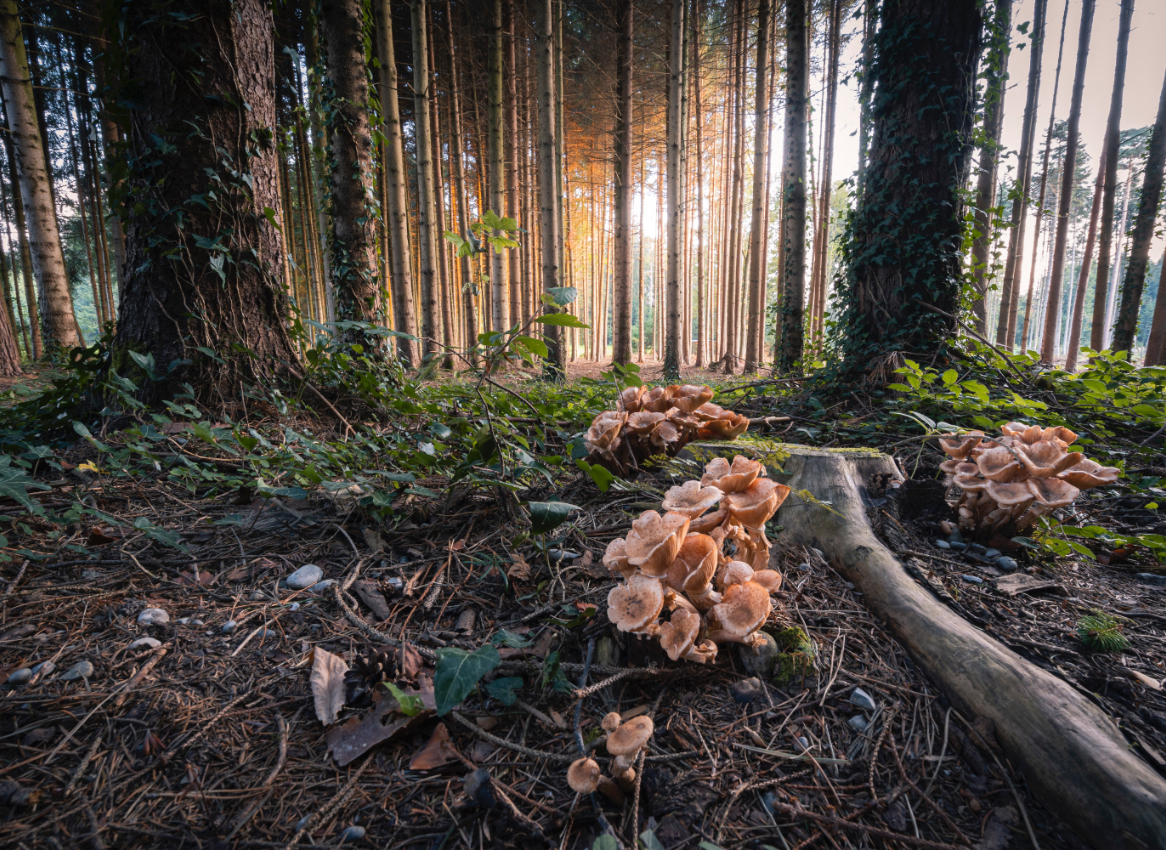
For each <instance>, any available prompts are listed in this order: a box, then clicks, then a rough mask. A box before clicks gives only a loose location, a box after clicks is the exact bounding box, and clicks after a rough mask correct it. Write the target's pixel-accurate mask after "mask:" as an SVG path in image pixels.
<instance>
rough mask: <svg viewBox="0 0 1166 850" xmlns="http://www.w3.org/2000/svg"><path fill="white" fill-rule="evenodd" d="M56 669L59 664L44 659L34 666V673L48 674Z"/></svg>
mask: <svg viewBox="0 0 1166 850" xmlns="http://www.w3.org/2000/svg"><path fill="white" fill-rule="evenodd" d="M56 669H57V665H56V664H54V663H53V662H51V661H42V662H41V663H40V664H36V665H34V666H33V668H32V675H34V676H35V675H36V674H37V673H41V672H43V673H44V674H45V675H46V676H47V675H49V674H50V673H52V672H53V671H54V670H56Z"/></svg>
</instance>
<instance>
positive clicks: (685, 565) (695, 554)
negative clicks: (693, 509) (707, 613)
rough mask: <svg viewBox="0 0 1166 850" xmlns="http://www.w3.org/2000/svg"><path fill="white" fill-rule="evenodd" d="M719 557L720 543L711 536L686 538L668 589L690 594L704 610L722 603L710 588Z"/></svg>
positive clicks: (689, 536)
mask: <svg viewBox="0 0 1166 850" xmlns="http://www.w3.org/2000/svg"><path fill="white" fill-rule="evenodd" d="M719 554H720V553H719V552H718V549H717V544H716V541H715V540H713V539H712V538H711V537H709V536H708V535H707V534H691V533H690V534H688V535H686V536H685V538H684V542H683V543H682V544H681V546H680V551H679V552H677V553H676V559H675V560H674V561H673V562H672V564H671V565H670V566H669V567H668V579H667V582H668V586H669V587H671V588H672V589H673V590H677V591H679V592H681V593H684V594H687V596H688V598H689V599H690V600H691V601H692V603H693V604H694V605H695V606H696V607H697V608H699V609H701V610H707V609H708V608H710V607H711V606H713V605H715V604H716V603H717V602H720V601H721V597H720V594H718V593H716V592H715V591H712V590H710V589H709V585H710V582H711V581H712V578H713V574H714V573H715V572H716V570H717V561H718V560H719Z"/></svg>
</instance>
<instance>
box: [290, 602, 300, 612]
mask: <svg viewBox="0 0 1166 850" xmlns="http://www.w3.org/2000/svg"><path fill="white" fill-rule="evenodd" d="M291 610H292V611H298V610H300V603H298V602H293V603H292V604H291Z"/></svg>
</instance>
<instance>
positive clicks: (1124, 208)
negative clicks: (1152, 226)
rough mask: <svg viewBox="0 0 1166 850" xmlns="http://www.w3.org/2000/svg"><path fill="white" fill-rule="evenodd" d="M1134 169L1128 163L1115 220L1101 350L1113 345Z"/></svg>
mask: <svg viewBox="0 0 1166 850" xmlns="http://www.w3.org/2000/svg"><path fill="white" fill-rule="evenodd" d="M1135 171H1136V169H1135V168H1134V163H1132V162H1131V163H1130V164H1129V167H1128V168H1126V181H1125V186H1123V187H1122V193H1121V215H1119V216H1118V218H1117V238H1116V239H1114V245H1116V246H1117V251H1116V252H1115V254H1114V258H1113V268H1112V270H1111V271H1110V274H1109V284H1108V293H1107V295H1106V299H1105V342H1104V343H1103V345H1102V347H1103V348H1110V347H1112V344H1113V317H1114V313H1115V311H1116V309H1117V281H1118V278H1119V277H1121V260H1122V253H1123V248H1124V245H1125V238H1126V225H1128V224H1129V221H1130V206H1131V203H1130V202H1131V201H1132V200H1133V193H1134V192H1135V191H1136V189H1137V187H1136V185H1135V183H1134V176H1135Z"/></svg>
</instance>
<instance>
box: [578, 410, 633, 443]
mask: <svg viewBox="0 0 1166 850" xmlns="http://www.w3.org/2000/svg"><path fill="white" fill-rule="evenodd" d="M627 418H628V415H627V414H626V413H624V412H622V411H616V410H605V411H603V412H602V413H600V414H599V415H598V416H596V417H595V418H594V419H593V420H592V421H591V427H590V428H588V429H587V434H586V435H585V436H584V438H583V445H584V447H585V448H586V449H587V451H589V452H610V451H611V450H612V449H613V448H614V447H615V445H616V441H617V439H618V438H619V432H620V430H621V429H622V428H623V426H624V423H625V422H626V421H627Z"/></svg>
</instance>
